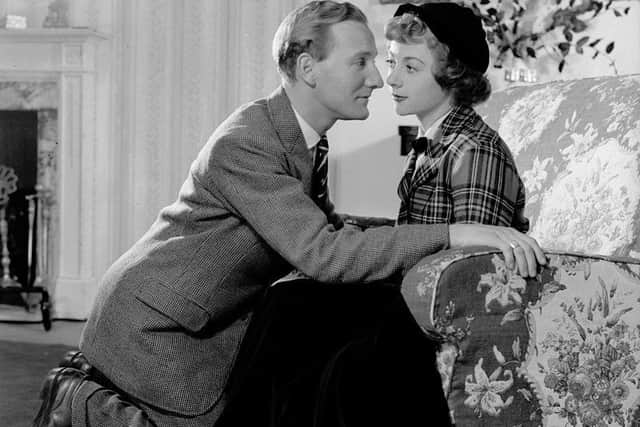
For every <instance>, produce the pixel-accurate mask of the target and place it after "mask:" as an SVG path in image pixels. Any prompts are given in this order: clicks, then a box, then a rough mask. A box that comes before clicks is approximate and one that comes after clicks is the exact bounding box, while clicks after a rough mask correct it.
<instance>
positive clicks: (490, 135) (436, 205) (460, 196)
mask: <svg viewBox="0 0 640 427" xmlns="http://www.w3.org/2000/svg"><path fill="white" fill-rule="evenodd" d="M434 141H435V143H434V144H433V145H428V146H427V147H426V150H425V161H424V163H423V164H422V165H421V166H420V167H419V169H418V170H417V171H415V167H416V160H417V157H418V156H417V153H416V152H415V150H412V151H411V153H410V155H409V159H408V161H407V167H406V169H405V172H404V174H403V177H402V179H401V181H400V184H399V185H398V195H399V196H400V202H401V203H400V211H399V214H398V224H416V223H421V224H435V223H454V222H463V223H482V224H491V225H502V226H511V227H514V228H516V229H518V230H520V231H522V232H526V231H528V229H529V221H528V220H527V218H526V217H525V216H524V204H525V190H524V185H523V183H522V179H521V178H520V176H519V175H518V171H517V168H516V165H515V163H514V161H513V157H512V155H511V152H510V151H509V148H508V147H507V145H506V144H505V143H504V141H503V140H502V139H501V138H500V136H499V135H498V133H497V132H495V131H494V130H493V129H491V128H490V127H489V126H488V125H487V124H486V123H485V122H484V121H483V120H482V118H481V117H480V116H479V115H478V114H476V112H475V111H474V110H473V109H472V108H469V107H465V106H457V107H455V108H454V109H453V110H452V111H451V112H450V113H449V115H448V116H447V117H446V118H445V120H444V121H443V123H442V125H441V127H440V129H439V131H438V134H437V135H436V137H435V138H434ZM414 171H415V173H414Z"/></svg>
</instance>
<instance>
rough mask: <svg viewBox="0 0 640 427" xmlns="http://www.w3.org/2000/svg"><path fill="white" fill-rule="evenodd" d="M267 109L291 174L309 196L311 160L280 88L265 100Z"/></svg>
mask: <svg viewBox="0 0 640 427" xmlns="http://www.w3.org/2000/svg"><path fill="white" fill-rule="evenodd" d="M267 108H268V111H269V115H270V116H271V120H272V122H273V125H274V127H275V129H276V132H277V134H278V136H279V138H280V142H281V143H282V146H283V147H284V149H285V150H286V152H287V153H288V154H289V155H290V157H289V158H290V160H291V162H292V169H293V172H294V174H296V176H298V178H299V179H300V181H302V183H303V186H304V191H305V193H307V194H310V193H311V174H312V172H313V159H312V158H311V155H310V154H309V148H308V147H307V144H306V142H305V140H304V136H303V135H302V130H301V129H300V125H299V123H298V120H297V119H296V115H295V113H294V112H293V107H292V106H291V101H290V100H289V97H288V96H287V94H286V92H285V91H284V88H283V87H282V86H281V87H279V88H278V89H276V90H275V91H274V92H273V93H272V94H271V95H270V96H269V97H268V98H267Z"/></svg>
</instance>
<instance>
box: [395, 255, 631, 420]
mask: <svg viewBox="0 0 640 427" xmlns="http://www.w3.org/2000/svg"><path fill="white" fill-rule="evenodd" d="M547 255H548V258H549V263H548V265H547V266H545V267H544V268H541V272H540V274H539V275H538V276H537V277H536V278H535V279H528V280H526V281H525V280H524V279H523V278H522V277H520V276H518V275H517V274H514V273H513V272H511V271H510V270H508V269H507V268H506V267H505V263H504V259H503V257H502V255H501V253H500V252H498V251H496V250H493V249H491V248H468V249H463V250H448V251H443V252H440V253H439V254H436V255H432V256H430V257H426V258H424V259H423V260H421V262H419V263H418V264H417V265H416V266H414V267H413V268H412V269H411V270H410V271H409V272H408V274H407V275H406V276H405V278H404V281H403V284H402V294H403V297H404V298H405V301H406V303H407V305H408V307H409V309H410V311H411V312H412V314H413V315H414V317H415V319H416V320H417V322H418V323H419V324H420V325H421V326H422V327H423V329H425V331H426V332H428V333H431V334H434V333H435V335H436V336H439V337H440V338H441V339H442V340H443V342H444V344H443V346H442V350H441V351H440V354H439V356H438V364H439V368H440V374H441V376H442V379H443V387H444V390H445V394H446V396H447V399H448V402H449V406H450V409H451V412H452V416H453V419H454V421H455V423H456V426H457V427H464V426H481V425H487V426H489V425H490V426H509V427H513V426H540V425H544V426H558V427H560V426H630V425H632V424H631V420H632V418H633V417H638V422H640V411H638V406H639V403H640V389H639V388H640V370H639V365H638V362H640V303H639V302H640V260H636V259H631V258H623V257H605V256H587V255H583V254H577V253H569V252H560V251H549V252H547ZM634 411H635V412H634ZM636 412H638V413H636Z"/></svg>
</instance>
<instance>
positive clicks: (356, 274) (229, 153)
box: [195, 136, 448, 283]
mask: <svg viewBox="0 0 640 427" xmlns="http://www.w3.org/2000/svg"><path fill="white" fill-rule="evenodd" d="M287 156H288V153H287V152H286V151H285V149H284V148H283V146H282V145H281V144H280V143H279V142H278V141H277V140H276V139H275V138H271V139H269V138H268V137H262V138H260V137H255V136H254V137H247V138H241V139H240V138H237V137H233V138H232V137H223V138H221V139H219V140H218V141H217V142H216V144H215V145H214V147H213V148H212V152H211V155H210V156H209V164H208V166H207V168H206V171H201V173H199V174H198V176H197V178H198V179H199V180H205V181H206V182H205V183H204V184H205V185H206V187H207V188H208V189H209V190H210V191H212V192H213V193H215V194H216V196H217V197H218V198H220V199H221V200H223V201H224V203H225V204H226V205H227V206H228V209H229V210H230V211H231V212H232V213H233V214H234V215H236V216H238V217H240V218H242V219H243V220H245V221H246V222H247V223H248V225H249V226H250V227H251V228H252V229H253V230H255V232H256V233H257V234H258V235H259V236H260V237H261V238H262V239H264V240H265V241H266V243H267V244H268V245H269V246H271V247H272V248H273V249H274V250H275V251H277V252H278V253H279V254H280V255H281V256H282V257H283V258H284V259H285V260H286V261H287V262H289V263H290V264H291V265H292V266H293V267H295V268H297V269H298V270H300V271H302V272H303V273H304V274H306V275H308V276H310V277H311V278H313V279H315V280H318V281H322V282H329V283H331V282H368V281H375V280H382V279H385V278H387V277H390V276H392V275H394V274H397V273H402V272H403V271H406V270H407V269H408V268H411V267H412V266H413V265H414V264H415V263H416V262H418V261H419V260H420V259H421V258H422V257H424V256H426V255H428V254H431V253H433V252H435V251H438V250H441V249H445V248H446V247H447V246H448V227H447V226H446V225H444V224H439V225H411V226H409V225H407V226H402V227H378V228H372V229H367V230H365V231H361V230H360V229H359V228H357V227H353V226H345V227H342V228H340V229H336V227H335V226H334V225H333V224H331V223H330V222H328V219H327V215H326V214H325V213H324V212H323V211H322V210H321V209H320V208H318V207H317V206H316V205H315V203H314V202H313V201H312V200H311V198H309V197H308V196H307V195H306V194H305V193H304V191H303V185H302V182H301V181H300V180H299V179H298V178H296V177H295V176H294V174H293V173H292V172H291V164H290V162H289V159H287ZM195 172H196V173H197V172H198V171H195Z"/></svg>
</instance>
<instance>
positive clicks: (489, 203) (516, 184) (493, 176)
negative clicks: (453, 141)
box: [450, 136, 521, 227]
mask: <svg viewBox="0 0 640 427" xmlns="http://www.w3.org/2000/svg"><path fill="white" fill-rule="evenodd" d="M459 138H467V137H465V136H459ZM495 142H496V143H495V144H494V143H492V144H477V143H474V142H473V141H471V140H468V141H465V142H463V143H462V144H460V145H459V147H460V148H459V149H458V150H455V151H454V154H453V159H452V162H451V169H450V170H451V175H450V188H451V198H452V201H453V215H454V217H455V220H456V222H464V223H481V224H490V225H501V226H506V227H509V226H511V225H512V223H513V218H514V215H515V212H516V206H517V203H518V197H519V188H520V183H521V180H520V177H519V176H518V173H517V171H516V170H515V168H514V166H513V164H512V163H511V162H509V161H508V158H507V157H506V156H505V154H504V153H503V152H502V151H501V149H500V145H499V144H497V142H498V141H495Z"/></svg>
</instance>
